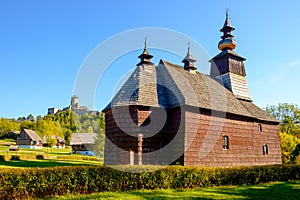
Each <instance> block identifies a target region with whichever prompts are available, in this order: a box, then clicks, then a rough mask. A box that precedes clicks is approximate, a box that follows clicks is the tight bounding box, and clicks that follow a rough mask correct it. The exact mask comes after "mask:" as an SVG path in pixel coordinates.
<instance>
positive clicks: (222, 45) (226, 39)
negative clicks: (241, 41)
mask: <svg viewBox="0 0 300 200" xmlns="http://www.w3.org/2000/svg"><path fill="white" fill-rule="evenodd" d="M234 30H235V28H233V27H232V26H231V23H230V21H229V15H228V9H227V11H226V19H225V23H224V26H223V27H222V28H221V30H220V31H221V32H223V36H222V37H221V39H222V40H221V41H220V42H219V44H218V48H219V49H220V50H221V51H223V50H226V49H229V50H234V49H235V47H236V41H235V40H234V39H233V37H234V36H233V35H232V34H231V31H234Z"/></svg>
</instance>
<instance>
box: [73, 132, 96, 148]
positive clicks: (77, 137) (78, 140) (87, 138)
mask: <svg viewBox="0 0 300 200" xmlns="http://www.w3.org/2000/svg"><path fill="white" fill-rule="evenodd" d="M96 137H97V133H73V134H72V136H71V141H70V145H82V144H94V143H95V138H96Z"/></svg>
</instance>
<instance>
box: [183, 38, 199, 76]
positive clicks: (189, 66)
mask: <svg viewBox="0 0 300 200" xmlns="http://www.w3.org/2000/svg"><path fill="white" fill-rule="evenodd" d="M182 62H183V63H184V69H185V70H188V71H189V72H196V69H197V68H196V67H195V64H194V63H195V62H196V59H195V58H194V57H193V56H192V54H191V53H190V43H188V52H187V54H186V56H185V58H184V59H183V60H182Z"/></svg>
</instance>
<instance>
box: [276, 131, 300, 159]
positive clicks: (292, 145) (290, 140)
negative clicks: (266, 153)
mask: <svg viewBox="0 0 300 200" xmlns="http://www.w3.org/2000/svg"><path fill="white" fill-rule="evenodd" d="M298 144H300V139H298V138H297V137H296V136H294V135H291V134H287V133H284V132H281V133H280V146H281V157H282V162H283V163H291V154H292V152H293V151H294V150H295V149H296V146H297V145H298Z"/></svg>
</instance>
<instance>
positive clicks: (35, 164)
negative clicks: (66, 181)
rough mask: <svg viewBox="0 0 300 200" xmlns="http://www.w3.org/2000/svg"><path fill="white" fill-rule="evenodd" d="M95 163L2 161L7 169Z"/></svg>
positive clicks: (2, 164) (75, 161)
mask: <svg viewBox="0 0 300 200" xmlns="http://www.w3.org/2000/svg"><path fill="white" fill-rule="evenodd" d="M90 165H96V164H95V163H92V162H88V161H81V160H20V161H0V166H5V167H59V166H90Z"/></svg>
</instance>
